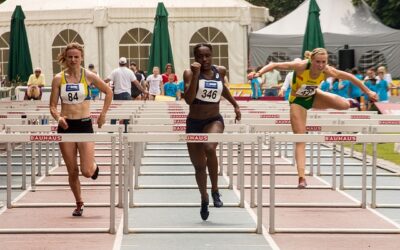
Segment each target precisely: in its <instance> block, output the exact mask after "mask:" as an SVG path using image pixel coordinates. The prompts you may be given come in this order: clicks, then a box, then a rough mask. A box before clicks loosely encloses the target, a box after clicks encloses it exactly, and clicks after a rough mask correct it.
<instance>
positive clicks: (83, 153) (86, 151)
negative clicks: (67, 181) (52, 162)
mask: <svg viewBox="0 0 400 250" xmlns="http://www.w3.org/2000/svg"><path fill="white" fill-rule="evenodd" d="M77 144H78V151H79V157H80V163H81V172H82V175H83V176H85V177H86V178H89V177H92V176H93V174H94V172H95V171H96V168H97V166H96V163H95V161H94V142H79V143H77Z"/></svg>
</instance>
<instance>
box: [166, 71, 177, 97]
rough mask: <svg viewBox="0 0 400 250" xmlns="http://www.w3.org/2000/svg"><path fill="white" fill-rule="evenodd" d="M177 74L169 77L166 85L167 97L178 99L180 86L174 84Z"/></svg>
mask: <svg viewBox="0 0 400 250" xmlns="http://www.w3.org/2000/svg"><path fill="white" fill-rule="evenodd" d="M174 79H175V74H169V75H168V82H166V83H165V84H164V93H165V96H171V97H175V98H177V97H178V92H179V89H178V85H177V84H176V83H175V82H174Z"/></svg>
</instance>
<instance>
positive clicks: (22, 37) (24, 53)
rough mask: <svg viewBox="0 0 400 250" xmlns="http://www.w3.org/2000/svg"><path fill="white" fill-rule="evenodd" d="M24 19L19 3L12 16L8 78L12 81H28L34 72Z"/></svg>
mask: <svg viewBox="0 0 400 250" xmlns="http://www.w3.org/2000/svg"><path fill="white" fill-rule="evenodd" d="M24 20H25V15H24V12H23V11H22V8H21V6H20V5H17V6H16V7H15V10H14V13H13V15H12V17H11V30H10V54H9V58H8V79H9V80H10V81H23V82H26V81H28V78H29V76H30V75H31V74H32V73H33V71H32V61H31V54H30V52H29V44H28V38H27V36H26V30H25V23H24Z"/></svg>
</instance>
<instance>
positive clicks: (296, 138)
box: [269, 134, 400, 234]
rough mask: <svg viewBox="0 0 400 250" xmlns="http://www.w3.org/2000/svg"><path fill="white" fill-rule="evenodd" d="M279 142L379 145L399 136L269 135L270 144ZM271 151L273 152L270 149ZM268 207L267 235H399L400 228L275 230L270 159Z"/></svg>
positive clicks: (364, 197)
mask: <svg viewBox="0 0 400 250" xmlns="http://www.w3.org/2000/svg"><path fill="white" fill-rule="evenodd" d="M277 141H280V142H317V143H318V142H319V143H344V142H351V143H363V144H364V147H365V145H366V143H379V142H400V134H396V135H379V137H377V136H376V135H371V134H366V135H359V134H357V135H355V134H341V135H338V134H324V135H298V134H297V135H283V134H277V135H271V136H270V143H271V145H275V143H276V142H277ZM271 150H275V149H274V147H271ZM366 172H367V171H366V166H365V165H364V166H363V170H362V173H363V175H362V199H361V204H362V206H361V207H362V208H364V209H365V208H366V207H367V188H366V186H367V185H366V184H367V175H366ZM270 182H271V186H270V207H269V219H270V220H269V233H271V234H275V233H370V234H389V233H393V234H399V233H400V228H395V229H370V228H367V229H360V228H345V229H344V228H277V227H276V226H275V207H276V206H275V164H274V159H271V175H270Z"/></svg>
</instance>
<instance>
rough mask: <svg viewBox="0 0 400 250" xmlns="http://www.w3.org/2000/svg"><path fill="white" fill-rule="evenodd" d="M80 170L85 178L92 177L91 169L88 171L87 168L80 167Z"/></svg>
mask: <svg viewBox="0 0 400 250" xmlns="http://www.w3.org/2000/svg"><path fill="white" fill-rule="evenodd" d="M81 171H82V175H83V176H85V177H86V178H89V177H92V175H93V173H92V171H90V170H89V169H87V168H82V169H81Z"/></svg>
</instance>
